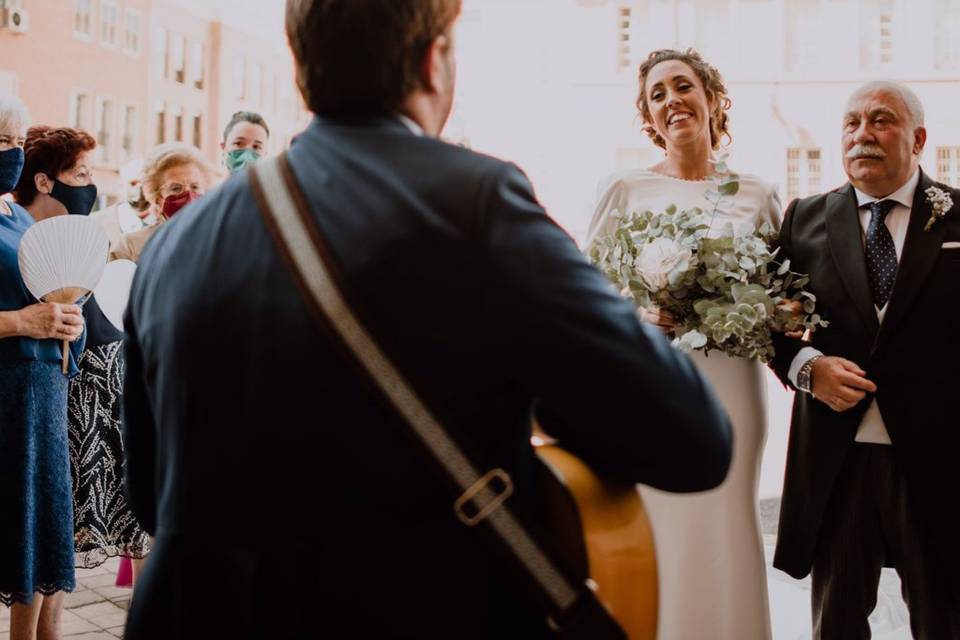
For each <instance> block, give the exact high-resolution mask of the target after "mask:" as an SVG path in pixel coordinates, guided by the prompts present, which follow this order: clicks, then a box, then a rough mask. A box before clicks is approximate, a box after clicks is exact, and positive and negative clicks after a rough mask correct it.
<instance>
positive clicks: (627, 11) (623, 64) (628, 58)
mask: <svg viewBox="0 0 960 640" xmlns="http://www.w3.org/2000/svg"><path fill="white" fill-rule="evenodd" d="M632 22H633V9H632V8H631V7H620V10H619V11H618V12H617V68H618V69H627V68H629V67H631V66H632V62H633V55H632V52H631V47H630V31H631V29H632Z"/></svg>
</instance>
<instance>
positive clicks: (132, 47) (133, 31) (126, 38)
mask: <svg viewBox="0 0 960 640" xmlns="http://www.w3.org/2000/svg"><path fill="white" fill-rule="evenodd" d="M123 49H124V51H127V52H129V53H140V12H139V11H137V10H136V9H127V10H125V11H124V13H123Z"/></svg>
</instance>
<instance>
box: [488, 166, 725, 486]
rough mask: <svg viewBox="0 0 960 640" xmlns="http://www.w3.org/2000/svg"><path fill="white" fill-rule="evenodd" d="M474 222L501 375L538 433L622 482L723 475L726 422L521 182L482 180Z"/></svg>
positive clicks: (676, 356) (505, 170)
mask: <svg viewBox="0 0 960 640" xmlns="http://www.w3.org/2000/svg"><path fill="white" fill-rule="evenodd" d="M486 194H487V197H486V198H485V199H483V200H482V202H481V205H480V211H479V215H480V217H481V226H482V228H483V229H484V231H485V233H486V236H485V240H486V243H487V245H486V249H487V251H488V252H489V255H488V258H489V261H490V263H491V265H492V268H493V269H494V271H495V274H496V281H497V283H498V289H497V295H495V296H494V300H493V301H491V300H488V301H487V304H488V305H490V304H499V305H504V307H503V308H502V309H501V310H500V311H501V312H500V313H499V314H498V313H497V309H490V310H488V312H489V314H490V317H493V318H497V319H496V320H494V322H503V323H504V326H503V327H499V328H498V330H499V331H502V335H506V336H509V338H510V341H511V345H513V346H514V347H515V348H513V349H512V350H511V351H510V354H511V355H510V356H509V362H507V363H505V366H508V367H509V369H508V373H509V374H510V375H513V376H515V379H516V382H517V383H518V384H519V385H520V386H522V387H523V388H525V389H526V390H527V391H529V392H530V393H531V394H532V395H533V396H535V397H536V398H538V404H537V409H536V413H537V418H538V420H539V421H540V423H541V425H542V426H543V428H544V430H545V431H547V432H548V433H549V434H551V435H552V436H554V437H556V438H558V440H559V441H560V442H561V443H562V445H563V446H564V447H566V448H568V449H570V450H571V451H573V452H575V453H576V454H578V455H580V456H581V457H582V458H584V459H585V460H586V461H587V462H588V463H590V464H592V465H594V466H595V467H596V468H598V469H602V470H603V471H605V472H606V473H608V474H610V475H613V476H615V477H619V478H621V479H625V480H629V481H633V482H643V483H645V484H649V485H652V486H654V487H658V488H661V489H665V490H669V491H699V490H704V489H709V488H711V487H714V486H716V485H718V484H719V483H720V482H722V481H723V479H724V478H725V477H726V473H727V468H728V466H729V462H730V455H731V441H732V435H731V430H730V426H729V422H728V420H727V417H726V415H725V414H724V412H723V410H722V409H721V408H720V405H719V403H718V402H717V401H716V399H715V398H714V397H713V395H712V393H711V391H710V390H709V389H708V388H707V387H706V385H705V383H704V381H703V380H702V378H701V377H700V375H699V374H698V372H697V371H696V369H695V367H694V366H693V365H692V363H691V362H690V360H689V359H688V358H687V357H686V356H685V355H683V354H682V353H680V352H678V351H676V350H675V349H673V348H672V347H671V346H670V345H669V344H668V342H667V341H666V339H665V338H664V337H663V336H662V334H660V333H659V332H658V331H656V330H654V329H652V328H649V327H647V326H643V325H641V323H640V321H639V320H638V319H637V315H636V311H635V309H634V307H633V305H632V304H630V303H628V302H627V301H625V300H623V299H622V298H620V297H619V296H618V295H617V294H616V293H615V292H614V291H613V289H612V287H611V285H610V284H609V282H608V281H607V280H606V278H605V277H604V276H603V275H602V274H600V272H599V271H597V270H596V269H595V268H593V267H592V266H591V265H590V264H588V262H587V261H586V260H585V258H584V257H583V256H582V255H581V253H580V251H579V250H578V249H577V247H576V245H575V243H574V242H573V240H572V239H571V238H570V236H569V235H567V234H566V233H565V232H564V231H563V230H562V229H560V228H559V227H558V226H557V225H556V224H555V223H554V222H553V221H552V220H551V219H550V218H549V217H547V215H546V214H545V213H544V211H543V210H542V208H541V207H540V205H539V204H538V203H537V201H536V198H535V197H534V195H533V192H532V188H531V186H530V184H529V182H528V181H527V179H526V178H525V177H524V176H523V174H522V173H521V172H520V171H519V170H518V169H516V168H515V167H513V166H511V165H504V166H503V167H501V169H500V170H499V172H497V173H496V174H494V175H492V176H491V177H490V184H489V188H488V189H487V191H486Z"/></svg>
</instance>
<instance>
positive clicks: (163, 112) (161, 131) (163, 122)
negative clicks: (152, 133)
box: [156, 100, 167, 144]
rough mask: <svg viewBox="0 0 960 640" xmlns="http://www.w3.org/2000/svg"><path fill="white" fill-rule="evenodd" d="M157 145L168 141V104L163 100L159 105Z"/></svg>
mask: <svg viewBox="0 0 960 640" xmlns="http://www.w3.org/2000/svg"><path fill="white" fill-rule="evenodd" d="M156 117H157V144H162V143H164V142H166V141H167V104H166V103H165V102H163V101H162V100H161V101H160V102H159V103H158V104H157V116H156Z"/></svg>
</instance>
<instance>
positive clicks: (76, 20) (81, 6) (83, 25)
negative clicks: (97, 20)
mask: <svg viewBox="0 0 960 640" xmlns="http://www.w3.org/2000/svg"><path fill="white" fill-rule="evenodd" d="M92 3H93V0H74V2H73V33H74V34H75V35H80V36H84V37H87V38H89V37H90V35H91V30H90V23H91V17H90V14H91V13H92V10H91V4H92Z"/></svg>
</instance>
